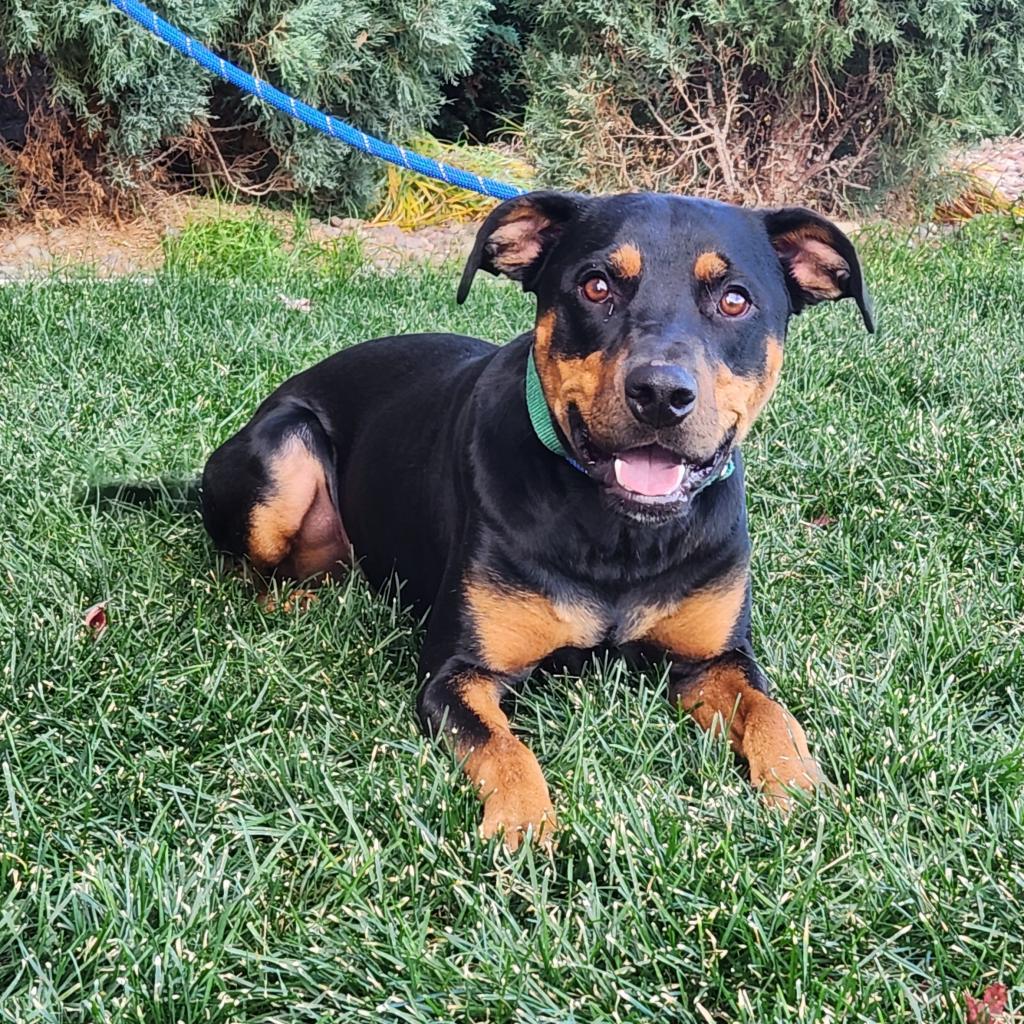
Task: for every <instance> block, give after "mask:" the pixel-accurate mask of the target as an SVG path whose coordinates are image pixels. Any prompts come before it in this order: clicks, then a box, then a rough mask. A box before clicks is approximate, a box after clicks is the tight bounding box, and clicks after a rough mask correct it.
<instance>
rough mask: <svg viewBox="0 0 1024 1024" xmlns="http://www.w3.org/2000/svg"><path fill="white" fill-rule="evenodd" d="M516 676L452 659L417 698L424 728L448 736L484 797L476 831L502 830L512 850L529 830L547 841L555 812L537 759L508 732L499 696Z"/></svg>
mask: <svg viewBox="0 0 1024 1024" xmlns="http://www.w3.org/2000/svg"><path fill="white" fill-rule="evenodd" d="M514 681H515V680H514V679H512V678H510V677H508V676H504V675H501V674H500V673H495V672H491V671H489V670H487V669H485V668H483V667H481V666H480V665H475V664H473V663H471V662H469V661H464V660H462V659H458V658H452V659H450V660H449V662H447V663H446V664H445V665H444V666H443V667H442V668H441V670H440V672H439V673H438V674H437V675H435V676H433V677H431V678H430V679H428V680H427V682H426V684H425V685H424V687H423V689H422V690H421V691H420V697H419V715H420V720H421V721H422V723H423V726H424V728H425V729H426V730H427V731H429V732H430V733H432V734H434V735H444V736H446V737H447V738H448V739H450V740H451V742H452V745H453V746H454V748H455V751H456V753H457V755H458V756H459V757H460V758H461V759H463V768H464V770H465V772H466V774H467V775H468V776H469V778H470V780H471V781H472V783H473V786H474V787H475V789H476V791H477V795H478V796H479V797H480V799H481V800H482V801H483V805H484V820H483V824H482V826H481V834H482V835H483V837H484V838H485V839H489V838H490V837H491V836H493V835H497V834H498V833H503V835H504V839H505V844H506V845H507V846H508V847H509V848H510V849H513V850H514V849H516V847H517V846H518V845H519V843H520V840H521V839H522V838H523V836H524V834H525V833H526V832H527V830H528V829H531V828H532V829H533V837H534V839H540V840H542V841H544V842H550V840H551V836H552V833H553V831H554V829H555V824H556V823H555V812H554V808H553V807H552V804H551V796H550V794H549V793H548V785H547V782H546V781H545V780H544V773H543V772H542V771H541V768H540V765H539V764H538V763H537V758H536V757H534V755H533V753H532V752H531V751H530V749H529V748H528V747H527V746H526V745H525V744H524V743H522V742H521V741H520V740H518V739H516V737H515V736H513V735H512V730H511V728H510V727H509V720H508V718H507V717H506V715H505V713H504V711H502V710H501V703H500V702H501V695H502V693H503V692H504V691H505V690H506V689H507V688H508V687H509V686H510V685H512V683H513V682H514Z"/></svg>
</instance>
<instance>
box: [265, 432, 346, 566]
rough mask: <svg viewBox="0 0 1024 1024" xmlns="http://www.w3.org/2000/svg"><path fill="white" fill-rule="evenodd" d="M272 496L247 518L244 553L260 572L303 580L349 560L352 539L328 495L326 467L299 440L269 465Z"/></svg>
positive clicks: (291, 440)
mask: <svg viewBox="0 0 1024 1024" xmlns="http://www.w3.org/2000/svg"><path fill="white" fill-rule="evenodd" d="M268 472H269V475H270V478H271V486H270V493H269V495H268V496H267V497H266V498H264V500H263V501H261V502H259V503H258V504H256V505H254V506H253V508H252V511H251V512H250V514H249V534H248V538H247V541H248V542H247V545H246V553H247V554H248V556H249V558H250V559H251V560H252V562H253V564H254V565H256V566H257V568H259V569H260V570H262V571H265V572H267V571H271V570H274V569H278V568H280V569H281V570H282V571H283V573H284V575H288V576H293V577H295V578H297V579H304V578H306V577H307V576H311V575H313V574H315V573H321V572H326V571H328V570H329V569H330V567H331V566H332V565H334V564H336V563H338V562H340V561H343V560H345V559H347V558H348V556H349V555H350V553H351V549H350V546H349V543H348V537H347V536H346V535H345V531H344V529H343V528H342V525H341V522H340V520H339V519H338V515H337V513H336V512H335V510H334V506H333V505H332V504H331V500H330V497H329V496H328V492H327V481H326V478H325V477H324V470H323V466H321V465H320V462H319V460H318V459H317V458H316V457H315V456H314V455H312V454H311V453H310V451H309V449H308V448H306V446H305V445H304V444H303V443H302V441H301V440H300V439H299V438H298V437H294V436H293V437H290V438H289V439H288V440H287V441H286V442H285V444H284V445H283V446H282V448H281V449H280V451H278V452H277V453H275V455H274V456H273V457H272V459H271V460H270V463H269V466H268Z"/></svg>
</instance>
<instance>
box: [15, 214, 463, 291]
mask: <svg viewBox="0 0 1024 1024" xmlns="http://www.w3.org/2000/svg"><path fill="white" fill-rule="evenodd" d="M247 216H252V207H251V206H232V205H231V204H228V203H223V202H218V201H216V200H213V199H205V198H201V197H195V196H163V197H161V198H159V199H158V200H157V201H156V202H154V203H153V204H151V206H150V207H149V208H148V209H147V210H146V212H145V213H144V214H142V215H140V216H138V217H134V218H128V219H123V218H122V219H115V218H109V217H100V216H95V217H87V218H83V219H78V220H75V221H69V220H66V219H65V218H63V217H62V216H61V215H60V213H59V211H56V210H43V211H41V212H40V213H39V215H38V216H37V217H36V220H35V222H34V223H24V222H9V223H6V224H0V281H4V280H7V281H11V280H23V279H25V278H30V277H36V276H40V275H44V274H50V273H53V272H60V271H62V270H66V269H69V268H72V267H82V266H85V267H89V268H91V269H92V270H93V271H94V272H95V273H96V275H97V276H98V277H101V278H109V277H120V276H122V275H124V274H147V273H152V272H153V271H154V270H156V269H157V268H159V267H160V265H161V264H162V263H163V248H162V242H163V239H164V238H165V237H167V236H168V235H173V234H175V233H177V232H178V231H180V230H181V228H182V226H183V225H184V224H185V223H187V222H188V221H189V220H195V219H199V220H206V219H211V218H215V217H247ZM268 216H270V217H271V218H272V219H273V220H275V221H280V223H281V226H282V227H283V228H284V229H285V232H286V233H289V234H290V230H291V218H290V216H289V215H288V214H286V213H271V214H268ZM476 229H477V225H476V224H475V223H463V224H445V225H440V226H438V227H429V228H422V229H420V230H418V231H402V230H401V229H400V228H397V227H394V226H392V225H387V224H378V225H375V224H370V223H368V222H366V221H362V220H356V219H342V218H338V217H334V218H331V220H330V221H329V222H326V223H324V222H321V221H317V220H314V221H313V222H312V223H311V225H310V234H311V235H312V237H313V238H314V239H315V240H316V241H319V242H325V243H326V242H330V241H334V240H336V239H338V238H341V237H343V236H345V235H352V234H356V235H358V236H359V237H360V238H361V239H362V240H363V243H364V249H365V252H366V255H367V258H368V259H369V260H370V261H371V262H372V263H373V264H374V265H375V266H377V267H380V268H382V269H388V270H393V269H394V268H395V267H397V266H399V265H400V264H401V263H403V262H405V261H407V260H431V261H437V262H440V261H442V260H445V259H449V258H451V259H464V258H465V256H466V255H467V254H468V252H469V249H470V247H471V245H472V241H473V237H474V235H475V234H476Z"/></svg>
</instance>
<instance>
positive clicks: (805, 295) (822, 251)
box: [761, 206, 875, 334]
mask: <svg viewBox="0 0 1024 1024" xmlns="http://www.w3.org/2000/svg"><path fill="white" fill-rule="evenodd" d="M761 217H762V219H763V221H764V226H765V230H766V231H767V232H768V237H769V238H770V239H771V243H772V245H773V246H774V247H775V251H776V252H777V253H778V254H779V260H780V261H781V263H782V269H783V270H784V271H785V272H786V284H787V285H788V287H789V294H790V296H791V298H792V302H793V311H794V312H795V313H799V312H800V310H801V309H803V308H804V306H812V305H814V304H815V303H816V302H823V301H825V300H826V299H846V298H852V299H854V300H855V301H856V303H857V306H858V308H859V309H860V315H861V317H863V319H864V326H865V327H866V328H867V329H868V332H869V333H871V334H873V333H874V331H875V313H874V309H873V308H872V304H871V296H870V295H869V294H868V290H867V287H866V286H865V284H864V277H863V275H862V274H861V269H860V261H859V260H858V259H857V250H856V249H854V247H853V243H852V242H851V241H850V240H849V239H848V238H847V237H846V235H844V234H843V233H842V231H840V230H839V228H837V227H836V226H835V224H833V223H832V222H831V221H830V220H826V219H825V218H824V217H822V216H820V215H819V214H817V213H814V212H813V211H811V210H805V209H803V208H802V207H799V206H789V207H785V208H783V209H781V210H763V211H761Z"/></svg>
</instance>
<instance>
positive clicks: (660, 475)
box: [572, 422, 736, 518]
mask: <svg viewBox="0 0 1024 1024" xmlns="http://www.w3.org/2000/svg"><path fill="white" fill-rule="evenodd" d="M573 426H574V427H577V428H580V427H582V429H576V430H574V431H573V435H574V436H573V438H572V440H573V444H574V447H576V449H577V451H578V452H579V453H580V455H581V456H583V464H584V466H585V468H586V471H587V473H588V475H589V476H591V477H592V478H593V479H594V480H596V481H597V482H599V483H600V484H602V485H603V486H604V489H605V491H606V493H607V495H608V497H609V498H610V499H611V500H612V503H613V504H614V505H617V506H619V507H621V508H622V509H623V510H624V511H626V512H629V513H631V514H633V513H640V514H643V513H647V514H649V515H650V516H652V517H654V518H662V517H664V516H670V515H676V514H679V513H681V512H682V511H684V510H685V508H686V507H687V506H688V505H689V504H690V502H691V501H692V499H693V498H694V497H695V496H696V495H697V494H698V493H699V492H700V491H701V490H703V489H704V487H705V486H707V485H708V484H709V483H710V482H711V481H712V480H714V479H716V478H717V477H718V476H719V475H720V474H721V473H722V471H723V470H724V469H725V465H726V463H727V462H728V461H729V458H730V456H731V455H732V450H733V441H734V439H735V436H736V431H735V428H734V429H732V430H730V431H729V432H728V433H727V434H726V436H725V437H724V439H723V440H722V442H721V444H720V445H719V446H718V448H717V449H716V450H715V451H714V453H713V454H712V455H711V457H710V458H708V459H704V460H700V461H695V460H692V459H688V458H687V457H685V456H684V455H682V454H680V453H677V452H674V451H672V450H670V449H669V448H667V447H665V446H663V445H660V444H657V443H654V444H645V445H639V446H637V447H634V448H626V449H623V450H622V451H618V452H614V453H611V454H605V453H603V452H600V451H599V450H598V449H597V448H596V446H595V445H594V443H593V441H592V440H591V438H590V436H589V432H588V431H587V430H586V428H585V427H583V424H582V423H581V422H577V423H575V424H573Z"/></svg>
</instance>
